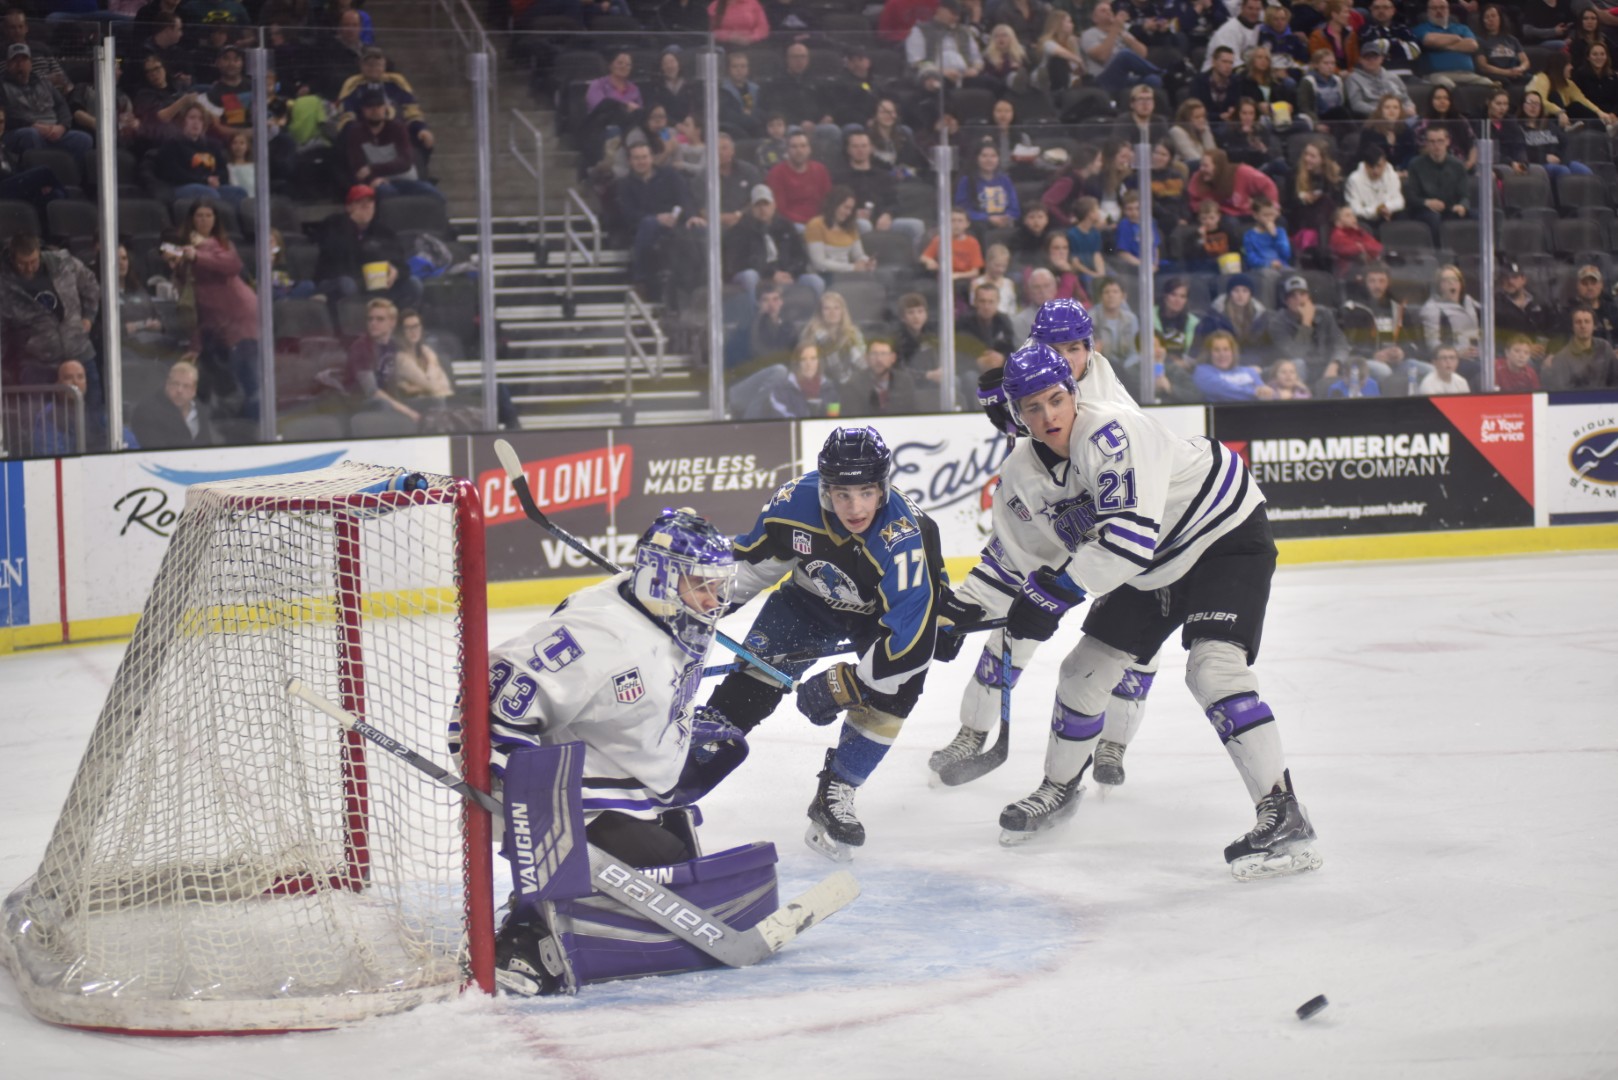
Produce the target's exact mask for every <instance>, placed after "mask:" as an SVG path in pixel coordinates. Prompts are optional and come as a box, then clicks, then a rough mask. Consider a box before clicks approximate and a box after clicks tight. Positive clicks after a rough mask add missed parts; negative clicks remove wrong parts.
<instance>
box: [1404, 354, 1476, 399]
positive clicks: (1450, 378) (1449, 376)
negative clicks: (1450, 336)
mask: <svg viewBox="0 0 1618 1080" xmlns="http://www.w3.org/2000/svg"><path fill="white" fill-rule="evenodd" d="M1460 366H1461V358H1460V356H1459V354H1457V353H1456V351H1455V346H1453V345H1444V346H1441V347H1439V348H1438V349H1435V350H1434V351H1433V370H1432V371H1431V372H1429V373H1428V375H1427V377H1426V378H1424V379H1422V380H1421V382H1420V383H1418V384H1417V385H1416V393H1418V394H1421V395H1422V396H1423V397H1433V396H1435V395H1443V394H1470V393H1471V392H1472V388H1471V387H1470V386H1468V385H1467V382H1466V380H1465V379H1464V378H1462V377H1461V376H1460V375H1458V374H1456V369H1457V368H1459V367H1460Z"/></svg>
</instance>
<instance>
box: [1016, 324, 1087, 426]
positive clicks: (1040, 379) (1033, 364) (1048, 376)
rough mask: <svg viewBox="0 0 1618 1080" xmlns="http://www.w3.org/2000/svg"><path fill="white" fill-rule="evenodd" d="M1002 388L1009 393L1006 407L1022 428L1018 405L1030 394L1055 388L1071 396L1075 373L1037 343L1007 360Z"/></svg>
mask: <svg viewBox="0 0 1618 1080" xmlns="http://www.w3.org/2000/svg"><path fill="white" fill-rule="evenodd" d="M1001 385H1002V386H1003V387H1004V388H1005V391H1006V403H1007V404H1008V405H1009V406H1010V407H1011V415H1012V417H1013V418H1014V419H1016V421H1017V424H1018V426H1019V427H1021V426H1023V423H1022V417H1021V415H1020V413H1019V411H1018V409H1017V402H1019V401H1021V400H1022V399H1023V398H1025V397H1028V396H1029V395H1030V394H1038V393H1040V392H1041V391H1045V390H1049V389H1050V388H1051V387H1053V386H1064V387H1066V388H1067V391H1068V393H1070V394H1071V393H1076V392H1077V391H1078V385H1077V384H1076V383H1075V382H1074V381H1073V369H1072V368H1071V367H1069V366H1068V362H1067V359H1066V358H1065V357H1063V356H1062V354H1061V353H1059V352H1057V351H1056V350H1055V349H1053V348H1051V347H1050V346H1049V345H1043V344H1041V343H1039V342H1037V341H1035V342H1030V343H1029V344H1027V345H1024V346H1023V347H1022V348H1020V349H1018V350H1017V351H1016V352H1014V353H1012V354H1011V355H1010V356H1009V357H1008V358H1007V359H1006V368H1005V376H1004V379H1003V381H1002V382H1001Z"/></svg>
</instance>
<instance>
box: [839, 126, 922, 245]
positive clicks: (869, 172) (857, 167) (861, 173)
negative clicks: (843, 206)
mask: <svg viewBox="0 0 1618 1080" xmlns="http://www.w3.org/2000/svg"><path fill="white" fill-rule="evenodd" d="M832 180H833V181H834V182H835V183H836V184H838V185H840V186H843V187H846V188H848V189H849V190H850V191H852V192H853V193H854V205H855V207H856V216H857V221H858V224H859V229H860V231H861V232H862V233H863V232H869V231H871V230H873V229H874V230H876V231H877V232H886V231H888V230H889V229H897V230H899V231H901V232H904V233H906V234H907V235H908V236H909V237H910V238H911V240H912V242H914V241H919V240H920V239H921V237H922V236H923V234H924V233H925V232H926V225H925V224H924V223H923V222H922V221H921V219H920V218H895V217H894V211H895V209H897V205H896V204H897V199H898V189H897V187H896V185H895V183H894V179H893V171H892V170H891V169H889V168H885V167H883V166H881V165H880V164H878V162H877V161H876V158H875V155H874V151H873V148H872V146H871V136H870V135H869V134H868V133H867V132H866V131H865V130H864V129H863V128H856V129H854V130H851V131H849V132H848V134H846V135H844V136H843V162H842V165H841V166H840V167H839V168H838V169H837V171H836V172H835V173H833V175H832Z"/></svg>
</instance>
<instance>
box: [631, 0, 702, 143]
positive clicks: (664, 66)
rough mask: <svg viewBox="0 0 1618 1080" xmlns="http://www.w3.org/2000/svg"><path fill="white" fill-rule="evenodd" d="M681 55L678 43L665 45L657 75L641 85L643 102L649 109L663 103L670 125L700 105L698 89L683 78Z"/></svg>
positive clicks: (658, 62) (658, 60)
mask: <svg viewBox="0 0 1618 1080" xmlns="http://www.w3.org/2000/svg"><path fill="white" fill-rule="evenodd" d="M693 6H694V0H693ZM699 15H700V11H699ZM704 29H706V26H704ZM681 55H682V53H681V49H680V46H678V45H665V46H664V47H663V52H662V54H661V55H660V56H659V57H658V59H657V78H655V79H653V80H652V81H651V82H649V83H646V84H644V85H643V86H642V87H641V101H642V103H643V104H644V105H645V106H646V107H648V108H650V107H651V106H652V105H661V106H663V109H664V111H665V112H667V114H668V118H669V122H670V123H671V124H678V123H679V122H680V121H681V120H684V119H685V118H686V117H687V116H690V115H691V114H692V113H694V112H697V111H700V110H701V108H702V106H701V99H700V97H699V94H700V90H699V89H698V87H697V86H696V85H695V84H693V83H692V82H691V80H690V79H689V78H687V77H686V74H685V70H684V67H683V66H682V64H681V60H680V57H681Z"/></svg>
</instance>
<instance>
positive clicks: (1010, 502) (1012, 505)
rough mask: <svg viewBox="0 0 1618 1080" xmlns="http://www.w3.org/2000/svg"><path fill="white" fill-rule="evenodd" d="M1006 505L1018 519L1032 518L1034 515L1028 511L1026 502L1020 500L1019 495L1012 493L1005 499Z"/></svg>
mask: <svg viewBox="0 0 1618 1080" xmlns="http://www.w3.org/2000/svg"><path fill="white" fill-rule="evenodd" d="M1006 506H1007V508H1009V509H1010V510H1011V512H1012V513H1013V514H1016V515H1017V518H1018V520H1021V521H1033V520H1034V515H1033V514H1032V513H1031V512H1030V511H1029V509H1028V504H1027V503H1025V502H1023V501H1022V496H1021V495H1013V496H1012V497H1011V498H1010V499H1007V500H1006Z"/></svg>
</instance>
